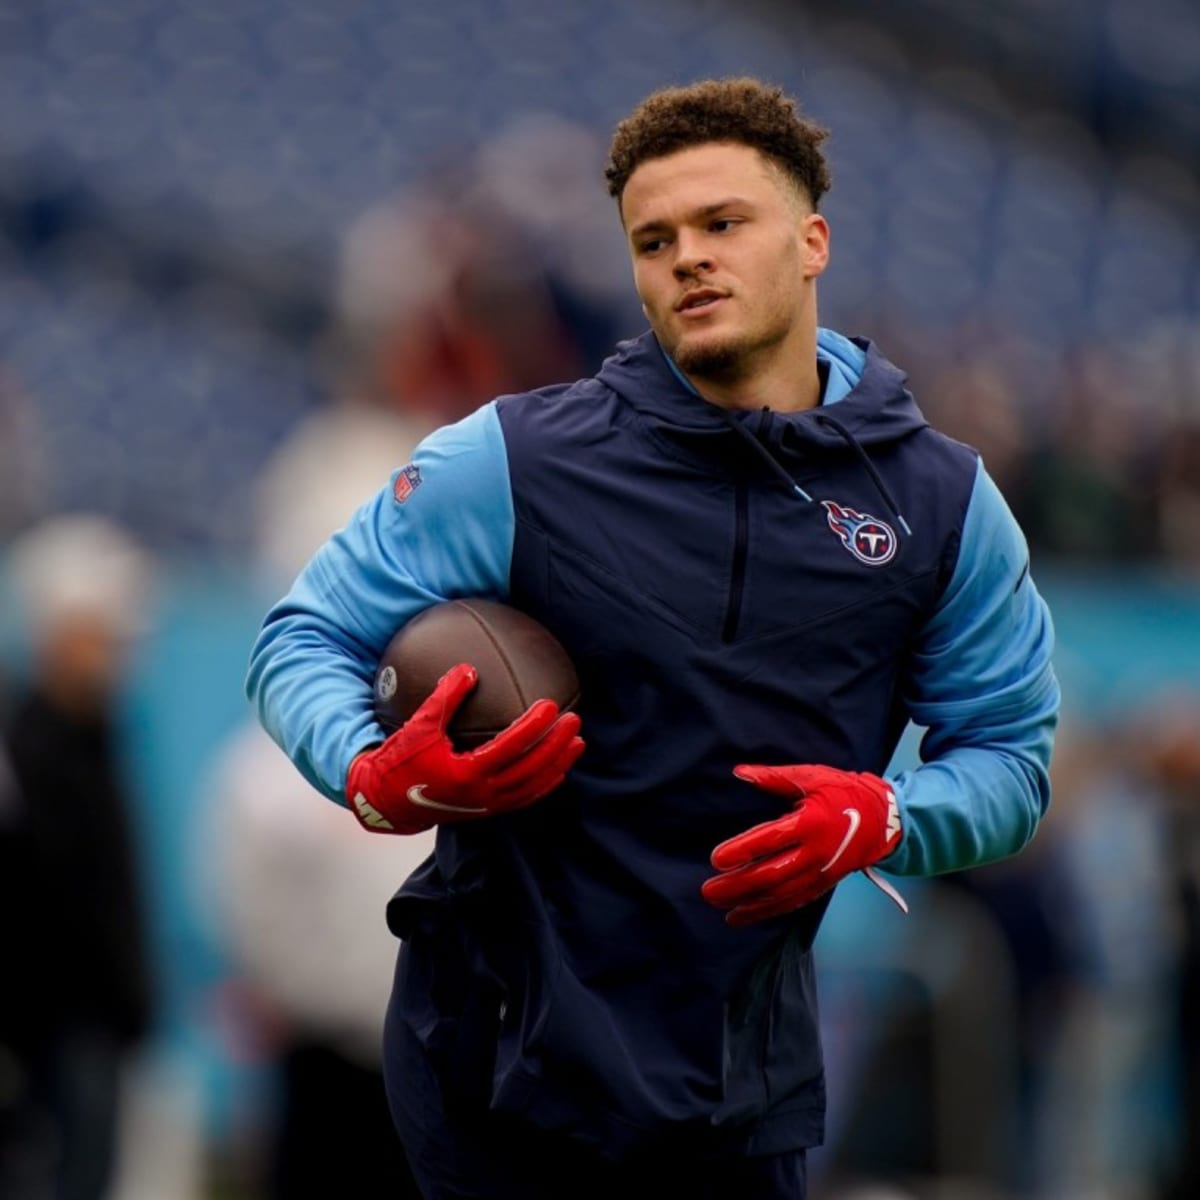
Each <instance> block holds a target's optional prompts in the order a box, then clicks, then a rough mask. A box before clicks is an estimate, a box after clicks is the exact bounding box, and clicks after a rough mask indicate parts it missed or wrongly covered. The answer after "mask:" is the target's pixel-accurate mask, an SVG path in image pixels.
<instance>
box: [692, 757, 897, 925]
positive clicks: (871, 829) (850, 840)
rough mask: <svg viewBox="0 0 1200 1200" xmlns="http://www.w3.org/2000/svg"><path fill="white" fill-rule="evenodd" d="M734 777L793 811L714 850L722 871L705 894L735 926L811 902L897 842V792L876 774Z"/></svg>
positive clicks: (751, 773) (740, 772) (820, 771)
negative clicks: (783, 798) (788, 802)
mask: <svg viewBox="0 0 1200 1200" xmlns="http://www.w3.org/2000/svg"><path fill="white" fill-rule="evenodd" d="M733 773H734V774H735V775H736V776H737V777H738V778H739V779H744V780H745V781H746V782H747V783H752V784H754V785H755V786H756V787H760V788H762V789H763V790H764V791H768V792H773V793H775V794H776V795H778V796H786V797H789V798H790V799H792V800H794V802H795V806H794V810H793V811H792V812H790V813H787V814H786V815H785V816H782V817H779V818H777V819H776V820H774V821H767V822H765V823H764V824H762V825H755V826H754V828H753V829H749V830H747V831H746V832H745V833H742V834H738V836H737V837H734V838H730V839H729V841H727V842H722V843H721V844H720V845H719V846H718V847H717V848H716V849H715V850H714V851H713V853H712V865H713V866H714V867H716V869H717V870H718V871H719V872H720V874H718V875H714V876H713V877H712V878H711V879H708V880H705V882H704V885H703V887H702V888H701V893H702V894H703V896H704V898H705V900H707V901H708V902H709V903H710V904H713V905H715V906H716V907H717V908H725V909H728V910H729V911H728V912H727V913H726V915H725V920H726V922H727V923H728V924H730V925H749V924H751V923H752V922H754V921H763V920H766V919H767V918H768V917H777V916H781V915H782V914H783V913H787V912H791V911H792V910H793V909H796V908H800V907H801V906H802V905H805V904H810V903H811V902H812V901H814V900H816V899H817V898H818V897H819V896H823V895H824V894H825V893H826V892H827V891H829V890H830V889H831V888H832V887H833V886H834V885H835V884H836V883H838V882H839V881H840V880H842V879H844V878H845V877H846V876H847V875H849V874H851V872H853V871H860V870H864V869H866V868H868V867H870V866H872V864H874V863H877V862H878V861H879V860H880V859H881V858H885V857H886V856H887V855H889V854H890V853H891V852H892V851H893V850H895V848H896V847H897V845H899V843H900V811H899V809H898V807H897V805H896V794H895V792H894V791H893V790H892V786H891V784H889V783H888V782H887V781H886V780H883V779H880V778H879V776H877V775H870V774H867V773H866V772H859V771H839V770H836V769H835V768H833V767H822V766H807V765H806V766H794V767H766V766H750V765H743V766H739V767H736V768H735V769H734V772H733ZM869 873H870V874H871V875H872V878H873V879H874V881H875V882H876V883H880V885H881V886H882V884H881V881H879V880H878V879H877V878H875V875H874V872H869ZM884 890H885V891H888V892H889V894H892V895H893V899H896V896H895V895H894V894H893V893H891V892H890V890H889V889H888V888H886V887H885V888H884ZM898 903H901V904H903V902H902V901H898Z"/></svg>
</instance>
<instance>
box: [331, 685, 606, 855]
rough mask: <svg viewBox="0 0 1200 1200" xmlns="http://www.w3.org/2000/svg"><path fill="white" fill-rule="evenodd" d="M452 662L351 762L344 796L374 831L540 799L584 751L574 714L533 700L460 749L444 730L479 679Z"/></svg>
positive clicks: (485, 813) (423, 825) (407, 828)
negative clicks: (417, 703) (405, 715)
mask: <svg viewBox="0 0 1200 1200" xmlns="http://www.w3.org/2000/svg"><path fill="white" fill-rule="evenodd" d="M478 678H479V676H478V673H477V672H476V670H475V668H474V667H472V666H471V665H470V664H469V663H460V664H459V665H458V666H456V667H451V669H450V670H449V671H447V672H446V674H445V675H443V676H442V678H441V679H440V680H438V684H437V687H436V688H434V690H433V691H432V692H431V693H430V695H429V698H428V699H427V700H426V701H425V702H424V703H423V704H422V705H421V707H420V708H418V709H417V711H416V712H415V713H413V715H412V716H411V717H409V719H408V720H407V721H405V722H404V724H403V725H402V726H401V727H400V728H399V729H397V730H396V732H395V733H393V734H392V735H391V736H390V737H389V738H388V739H387V741H385V742H384V743H383V744H382V745H380V746H376V747H374V748H373V749H370V750H364V751H363V752H362V753H361V754H359V755H358V757H357V758H355V760H354V761H353V762H352V763H351V764H350V771H349V773H348V775H347V777H346V796H347V798H348V800H349V801H350V808H351V809H352V810H353V811H354V814H355V815H356V816H357V817H358V819H359V822H360V824H362V826H363V827H364V828H365V829H368V830H370V831H371V832H372V833H418V832H420V831H421V830H423V829H429V828H430V827H431V826H433V825H440V824H441V823H443V822H445V821H468V820H477V819H479V818H481V817H491V816H495V815H496V814H498V813H507V812H515V811H516V810H517V809H519V808H525V807H527V806H528V805H530V804H533V803H535V802H536V801H538V800H541V799H542V797H543V796H546V795H548V794H549V793H550V792H552V791H554V789H555V788H556V787H558V785H559V784H560V783H562V781H563V780H564V779H565V778H566V775H567V772H568V771H569V770H570V769H571V767H572V766H573V765H574V763H575V760H576V759H577V758H578V757H579V756H580V754H582V753H583V748H584V744H583V740H582V739H581V738H580V737H579V724H580V723H579V717H578V716H577V715H576V714H575V713H560V712H559V708H558V705H557V704H555V703H554V701H553V700H538V701H536V702H535V703H533V704H531V705H530V706H529V708H528V709H527V710H526V711H525V712H524V713H523V714H522V715H521V716H519V717H518V718H517V719H516V720H515V721H514V722H513V723H512V724H511V725H509V726H508V728H507V729H503V730H501V731H500V732H499V733H498V734H496V736H495V737H494V738H492V739H491V740H490V741H487V742H484V744H483V745H482V746H478V747H476V748H475V749H474V750H469V751H466V752H465V753H462V754H460V753H458V751H456V750H455V749H454V745H453V743H452V742H451V741H450V738H449V736H448V734H447V733H446V728H447V726H448V725H449V724H450V720H451V718H452V717H453V716H454V713H455V711H456V710H457V708H458V706H459V705H460V704H462V702H463V701H464V700H465V699H466V698H467V694H468V693H469V692H470V691H471V689H472V688H473V687H474V686H475V684H476V682H477V681H478Z"/></svg>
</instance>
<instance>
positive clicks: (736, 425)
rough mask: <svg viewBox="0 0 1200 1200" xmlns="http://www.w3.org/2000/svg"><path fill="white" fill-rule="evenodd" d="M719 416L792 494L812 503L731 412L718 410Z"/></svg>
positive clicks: (807, 495)
mask: <svg viewBox="0 0 1200 1200" xmlns="http://www.w3.org/2000/svg"><path fill="white" fill-rule="evenodd" d="M720 413H721V416H723V417H724V418H725V420H726V421H728V422H729V426H730V428H731V429H735V430H736V431H737V432H738V434H739V436H740V437H741V439H742V441H744V442H745V443H746V445H747V446H749V447H750V448H751V449H752V450H753V451H754V453H755V454H757V455H758V457H759V458H761V459H762V460H763V462H764V463H766V464H767V466H768V467H769V468H770V470H771V471H773V472H774V473H775V475H777V476H778V477H779V478H780V479H781V480H782V481H783V482H784V483H785V484H786V485H787V486H788V487H789V488H790V489H791V490H792V491H793V492H795V493H796V495H798V496H799V497H800V498H801V499H802V500H807V501H808V503H809V504H811V503H812V502H813V498H812V497H811V496H810V495H809V494H808V493H807V492H806V491H805V490H804V489H803V488H802V487H801V486H800V485H799V484H798V483H797V482H796V481H795V480H794V479H793V478H792V477H791V476H790V475H789V474H788V473H787V472H786V471H785V470H784V469H783V467H782V466H780V464H779V463H778V462H776V461H775V456H774V455H773V454H772V453H771V452H770V450H768V449H767V448H766V446H764V445H763V444H762V442H760V441H759V440H758V438H756V437H755V436H754V434H752V433H751V432H750V430H748V429H747V428H746V427H745V426H744V425H743V424H742V423H741V421H739V420H738V419H737V418H736V417H735V416H734V415H733V413H732V412H730V410H729V409H727V408H722V409H720Z"/></svg>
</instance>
